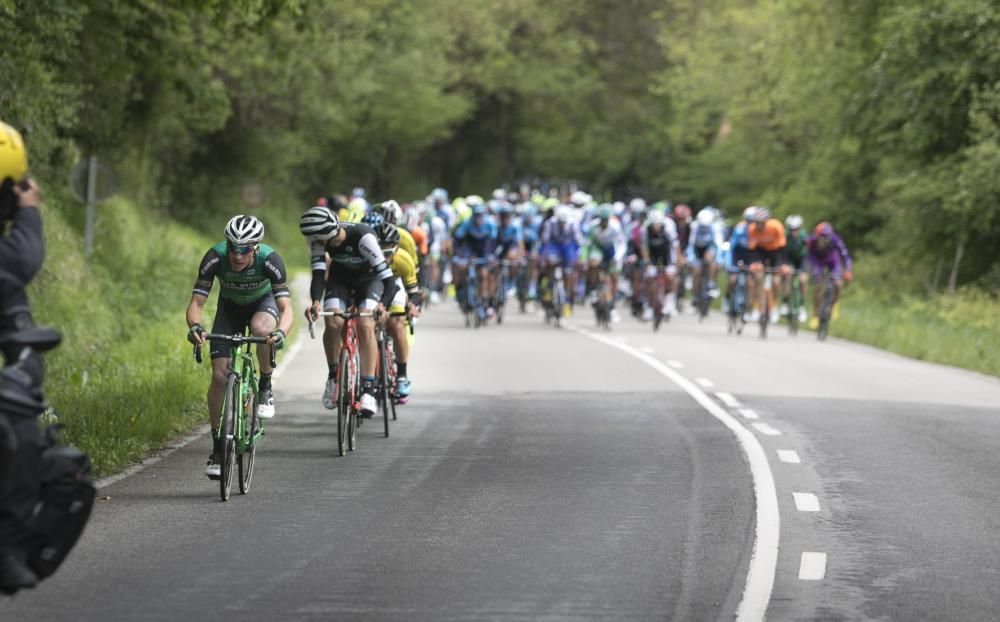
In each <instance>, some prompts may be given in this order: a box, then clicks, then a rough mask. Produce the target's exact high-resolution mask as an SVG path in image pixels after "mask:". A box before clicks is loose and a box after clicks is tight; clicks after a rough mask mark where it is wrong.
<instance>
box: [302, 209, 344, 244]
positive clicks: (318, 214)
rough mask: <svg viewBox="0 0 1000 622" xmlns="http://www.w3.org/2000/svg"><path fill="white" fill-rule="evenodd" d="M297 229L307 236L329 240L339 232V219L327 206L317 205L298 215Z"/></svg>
mask: <svg viewBox="0 0 1000 622" xmlns="http://www.w3.org/2000/svg"><path fill="white" fill-rule="evenodd" d="M299 231H301V232H302V235H304V236H306V237H307V238H317V239H320V240H329V239H330V238H332V237H333V236H335V235H337V233H339V232H340V221H339V220H337V216H336V215H335V214H334V213H333V212H331V211H330V209H329V208H326V207H322V206H320V205H317V206H316V207H310V208H309V209H308V210H306V213H305V214H302V216H301V217H299Z"/></svg>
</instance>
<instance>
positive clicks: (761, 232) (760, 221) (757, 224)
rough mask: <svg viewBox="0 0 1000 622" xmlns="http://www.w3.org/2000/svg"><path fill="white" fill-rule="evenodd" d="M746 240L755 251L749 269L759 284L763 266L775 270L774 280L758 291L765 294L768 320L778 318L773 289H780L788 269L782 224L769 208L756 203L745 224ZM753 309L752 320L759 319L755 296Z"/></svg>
mask: <svg viewBox="0 0 1000 622" xmlns="http://www.w3.org/2000/svg"><path fill="white" fill-rule="evenodd" d="M747 240H748V242H749V244H748V246H749V247H750V250H753V251H756V256H755V257H754V261H753V263H752V264H751V265H750V270H751V271H754V272H756V273H757V275H758V276H757V279H758V281H759V282H760V284H761V285H763V283H764V276H763V273H764V271H765V270H766V269H769V268H770V269H773V270H777V272H775V273H774V277H773V279H772V280H773V284H772V286H771V289H770V290H769V291H767V292H759V291H758V292H757V293H758V294H764V295H766V296H767V297H768V303H769V304H768V307H769V308H770V309H771V317H770V320H771V322H777V321H778V307H777V305H775V304H774V300H775V298H776V296H775V295H774V293H775V292H782V291H784V290H783V289H782V277H783V276H784V275H786V274H787V273H789V272H790V270H789V268H788V263H787V261H786V260H785V243H786V241H785V226H784V225H783V224H781V221H780V220H778V219H777V218H771V210H769V209H768V208H766V207H758V208H757V209H756V210H755V211H754V215H753V222H752V223H751V224H750V226H749V227H747ZM753 300H754V305H755V306H754V310H753V313H751V318H750V321H751V322H756V321H757V320H759V319H760V309H759V306H757V305H759V304H760V303H759V302H758V299H757V298H754V299H753Z"/></svg>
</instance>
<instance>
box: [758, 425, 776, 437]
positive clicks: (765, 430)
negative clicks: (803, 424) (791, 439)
mask: <svg viewBox="0 0 1000 622" xmlns="http://www.w3.org/2000/svg"><path fill="white" fill-rule="evenodd" d="M752 425H753V427H755V428H757V431H758V432H760V433H761V434H766V435H768V436H781V431H780V430H775V429H774V428H772V427H771V426H769V425H768V424H766V423H754V424H752Z"/></svg>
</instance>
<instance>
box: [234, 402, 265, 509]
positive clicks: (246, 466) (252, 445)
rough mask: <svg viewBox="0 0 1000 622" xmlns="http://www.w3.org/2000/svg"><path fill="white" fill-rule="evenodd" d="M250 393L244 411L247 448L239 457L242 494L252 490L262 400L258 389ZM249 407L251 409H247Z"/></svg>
mask: <svg viewBox="0 0 1000 622" xmlns="http://www.w3.org/2000/svg"><path fill="white" fill-rule="evenodd" d="M251 387H252V384H251ZM248 393H249V398H248V399H246V400H244V404H245V406H244V412H243V416H244V418H245V419H246V422H247V425H246V431H245V433H244V435H243V436H244V439H245V440H244V443H245V449H244V450H243V453H241V454H240V456H239V458H238V459H237V461H238V464H239V471H240V494H244V495H245V494H247V493H248V492H250V482H251V481H252V480H253V467H254V462H255V461H254V457H255V455H256V453H257V443H256V441H255V439H254V434H256V432H257V426H258V425H259V420H258V418H257V406H258V402H259V400H260V397H259V396H258V395H257V392H256V391H253V390H250V391H248ZM247 408H248V409H249V411H247V410H246V409H247ZM247 412H249V414H247Z"/></svg>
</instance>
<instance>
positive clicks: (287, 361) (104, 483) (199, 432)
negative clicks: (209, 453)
mask: <svg viewBox="0 0 1000 622" xmlns="http://www.w3.org/2000/svg"><path fill="white" fill-rule="evenodd" d="M305 342H306V331H304V330H302V329H299V336H298V338H297V339H296V340H295V343H294V344H292V347H291V348H289V349H288V353H287V354H285V356H283V357H281V365H279V366H278V367H276V368H275V369H274V373H273V374H272V375H271V378H273V379H275V380H277V379H278V378H280V377H281V372H283V371H285V368H286V367H288V366H289V365H291V363H292V361H293V360H295V357H296V356H297V355H298V353H299V350H301V349H302V345H303V344H304V343H305ZM210 430H211V427H209V425H208V424H207V423H206V424H205V425H202V426H199V427H198V428H197V429H196V430H195V431H194V432H193V433H192V434H191V435H189V436H185V437H184V438H182V439H180V440H178V441H175V442H173V443H171V444H169V445H167V446H166V448H165V449H163V450H162V451H160V452H159V453H158V454H156V455H155V456H150V457H149V458H146V459H145V460H143V461H142V462H140V463H139V464H133V465H132V466H130V467H129V468H127V469H125V470H124V471H122V472H121V473H115V474H114V475H109V476H107V477H102V478H101V479H99V480H97V481H96V482H94V487H95V488H97V489H98V490H100V489H101V488H106V487H108V486H110V485H111V484H116V483H118V482H120V481H122V480H123V479H125V478H126V477H129V476H131V475H135V474H136V473H138V472H139V471H141V470H143V469H145V468H146V467H148V466H149V465H151V464H156V463H157V462H159V461H160V460H163V459H164V458H166V457H167V456H169V455H170V454H172V453H174V452H175V451H177V450H178V449H180V448H182V447H185V446H187V445H188V444H190V443H191V442H193V441H194V440H195V439H199V438H201V437H202V436H204V435H205V434H207V433H208V432H209V431H210Z"/></svg>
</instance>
